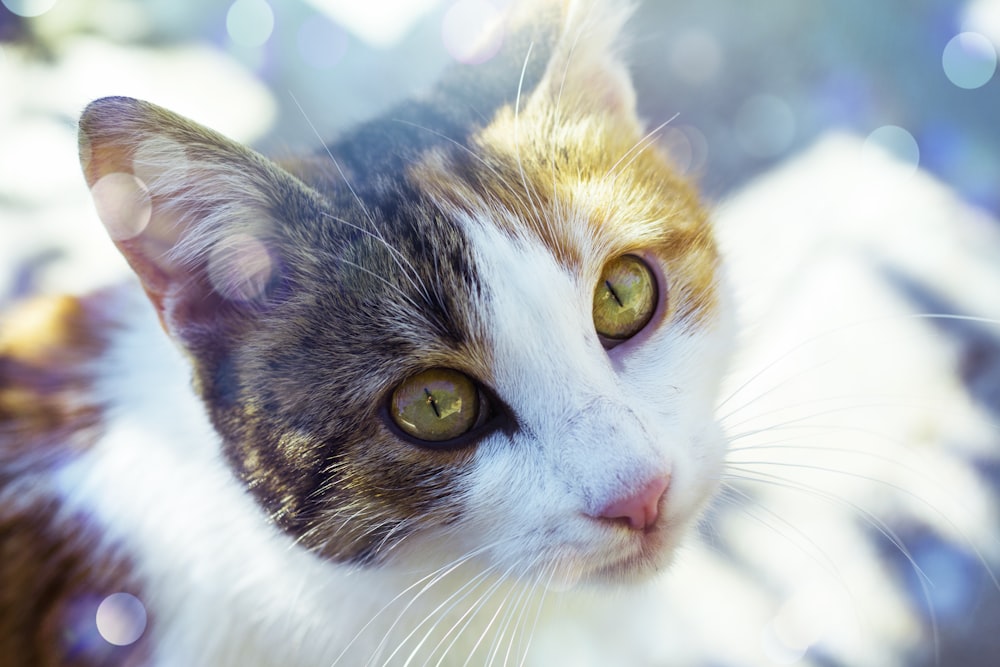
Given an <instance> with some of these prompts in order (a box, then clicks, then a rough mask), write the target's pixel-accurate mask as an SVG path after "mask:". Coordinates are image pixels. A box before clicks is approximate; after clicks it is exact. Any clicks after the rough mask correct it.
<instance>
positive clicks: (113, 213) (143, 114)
mask: <svg viewBox="0 0 1000 667" xmlns="http://www.w3.org/2000/svg"><path fill="white" fill-rule="evenodd" d="M80 160H81V164H82V166H83V171H84V174H85V176H86V179H87V183H88V185H89V186H90V191H91V194H92V195H93V198H94V202H95V204H96V207H97V212H98V215H99V216H100V218H101V221H102V222H103V223H104V226H105V228H106V229H107V232H108V234H109V235H110V236H111V238H112V240H113V241H114V242H115V245H117V246H118V249H119V250H120V251H121V252H122V254H123V255H124V256H125V258H126V259H127V260H128V262H129V264H130V265H131V266H132V268H133V270H134V271H135V272H136V274H137V275H138V276H139V279H140V280H141V281H142V285H143V287H144V288H145V290H146V293H147V294H148V295H149V298H150V300H151V301H152V303H153V305H154V306H155V307H156V310H157V312H158V313H159V315H160V319H161V321H162V322H163V324H164V327H165V328H166V329H167V331H168V333H170V334H172V335H174V336H175V337H177V338H179V339H181V340H187V339H188V338H189V334H191V333H192V332H193V331H198V332H201V333H202V334H206V333H211V332H212V331H213V330H214V329H217V328H218V327H219V326H220V325H221V324H222V323H223V322H222V319H223V318H224V317H225V315H226V314H227V313H239V312H240V310H241V309H242V310H243V311H247V310H252V307H253V306H254V305H255V304H259V303H260V302H262V301H263V300H264V299H266V297H267V295H268V291H269V290H270V289H271V288H272V287H273V286H274V284H275V281H276V280H277V279H278V271H279V267H280V251H279V248H278V243H277V241H276V237H277V232H278V225H279V223H278V222H277V221H278V220H280V219H281V218H282V216H283V214H284V215H285V216H286V217H287V212H288V208H289V206H301V205H303V203H304V204H305V205H309V204H310V202H312V201H313V200H314V195H313V194H312V193H311V191H309V190H308V188H306V187H305V186H304V185H303V184H301V183H300V182H299V181H297V180H296V179H295V178H294V177H292V176H291V175H289V174H288V173H287V172H285V171H283V170H281V169H280V168H279V167H277V166H276V165H275V164H274V163H272V162H270V161H268V160H267V159H265V158H263V157H261V156H260V155H258V154H256V153H254V152H253V151H251V150H249V149H248V148H246V147H244V146H243V145H241V144H239V143H237V142H234V141H231V140H229V139H226V138H225V137H223V136H221V135H219V134H217V133H215V132H213V131H211V130H208V129H207V128H204V127H202V126H200V125H198V124H196V123H194V122H192V121H190V120H188V119H186V118H183V117H181V116H179V115H177V114H174V113H172V112H169V111H167V110H166V109H163V108H161V107H158V106H156V105H154V104H150V103H148V102H143V101H140V100H135V99H130V98H124V97H112V98H105V99H101V100H97V101H96V102H93V103H91V104H90V106H88V107H87V109H86V110H85V111H84V113H83V116H82V117H81V119H80ZM289 202H291V204H290V203H289Z"/></svg>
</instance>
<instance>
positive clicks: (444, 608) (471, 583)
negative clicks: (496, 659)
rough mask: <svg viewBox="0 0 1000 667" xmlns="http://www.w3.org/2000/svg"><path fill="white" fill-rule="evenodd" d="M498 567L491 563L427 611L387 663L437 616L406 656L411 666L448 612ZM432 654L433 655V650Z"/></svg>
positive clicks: (405, 663)
mask: <svg viewBox="0 0 1000 667" xmlns="http://www.w3.org/2000/svg"><path fill="white" fill-rule="evenodd" d="M496 569H498V566H497V565H495V564H494V565H490V566H489V567H486V568H484V569H483V570H482V571H481V572H480V573H479V574H477V575H475V576H473V577H469V578H467V579H466V580H465V581H464V582H463V583H462V584H461V585H460V586H458V587H457V588H456V589H455V590H454V591H452V592H451V593H450V594H449V595H448V596H447V597H446V598H445V599H444V600H442V601H441V602H440V603H439V604H438V605H437V606H436V607H435V608H434V609H432V610H430V611H429V612H427V614H426V615H425V616H424V618H423V619H422V620H421V621H420V622H419V623H417V624H416V625H415V626H414V627H413V628H412V629H411V630H410V632H409V633H408V634H407V635H406V636H405V637H403V638H402V639H401V640H399V642H398V643H397V646H396V648H395V649H394V650H393V652H392V653H391V654H389V656H388V658H386V663H388V662H389V661H390V660H392V659H393V658H394V657H395V656H396V655H397V654H398V653H399V652H400V651H401V650H402V649H403V647H404V646H406V644H407V642H409V641H410V640H411V639H413V637H414V636H416V634H417V632H419V631H420V630H421V628H423V627H424V625H425V624H427V623H428V622H429V621H430V620H431V619H434V618H436V620H435V621H434V622H433V623H431V624H430V625H429V626H427V629H426V630H425V632H424V634H423V637H422V638H421V639H420V641H418V642H417V643H416V645H415V646H414V647H413V649H412V650H411V651H410V655H409V656H408V657H407V658H406V661H405V662H404V663H403V667H409V665H410V664H411V663H412V662H413V660H414V659H415V658H416V656H417V653H419V651H420V650H421V649H422V648H423V647H424V645H425V644H426V643H427V641H428V640H430V639H431V637H432V636H434V631H435V630H436V629H437V626H438V625H439V624H440V623H441V622H442V621H443V620H444V619H445V618H447V617H448V614H449V613H450V612H451V610H453V609H454V608H455V607H456V606H458V604H459V603H461V602H462V601H464V600H465V598H466V597H467V596H468V595H469V594H471V593H472V592H473V591H475V590H476V588H477V587H478V586H479V582H481V581H484V580H486V579H487V578H488V577H489V576H490V574H492V573H493V571H495V570H496ZM435 650H436V647H435ZM430 655H431V656H433V651H432V652H431V654H430Z"/></svg>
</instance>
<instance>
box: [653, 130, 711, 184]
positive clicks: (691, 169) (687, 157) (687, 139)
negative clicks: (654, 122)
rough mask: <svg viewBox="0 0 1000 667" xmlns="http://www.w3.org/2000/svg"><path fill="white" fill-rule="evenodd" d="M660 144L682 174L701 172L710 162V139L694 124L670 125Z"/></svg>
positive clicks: (664, 131) (664, 132)
mask: <svg viewBox="0 0 1000 667" xmlns="http://www.w3.org/2000/svg"><path fill="white" fill-rule="evenodd" d="M660 144H661V145H662V146H663V148H664V149H665V150H666V152H667V157H668V158H669V159H670V161H671V163H673V165H674V168H675V169H677V171H679V172H680V173H682V174H692V173H699V172H700V171H701V170H702V169H703V168H704V166H705V163H706V162H708V139H706V138H705V135H704V134H703V133H702V131H701V130H699V129H698V128H696V127H694V126H693V125H668V126H667V127H666V128H664V130H663V135H662V137H661V139H660Z"/></svg>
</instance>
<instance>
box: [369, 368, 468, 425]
mask: <svg viewBox="0 0 1000 667" xmlns="http://www.w3.org/2000/svg"><path fill="white" fill-rule="evenodd" d="M480 407H481V406H480V396H479V389H478V388H477V387H476V384H475V383H474V382H473V381H472V380H471V379H469V377H468V376H467V375H465V374H463V373H460V372H458V371H455V370H451V369H448V368H432V369H430V370H426V371H423V372H421V373H417V374H416V375H413V376H411V377H409V378H407V379H406V380H404V381H403V382H402V383H401V384H400V385H399V386H398V387H396V390H395V391H394V392H392V398H391V399H390V401H389V416H390V417H391V418H392V421H393V422H394V423H395V424H396V426H398V427H399V428H400V429H401V430H402V431H403V432H404V433H406V434H407V435H409V436H412V437H413V438H416V439H417V440H422V441H425V442H429V443H438V442H445V441H448V440H454V439H455V438H458V437H460V436H462V435H465V434H466V433H468V432H469V431H471V430H472V429H473V428H474V427H475V426H477V425H478V422H479V416H480Z"/></svg>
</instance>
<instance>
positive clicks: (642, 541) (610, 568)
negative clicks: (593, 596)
mask: <svg viewBox="0 0 1000 667" xmlns="http://www.w3.org/2000/svg"><path fill="white" fill-rule="evenodd" d="M680 532H681V531H680V530H679V527H677V526H671V525H669V524H667V523H663V524H659V525H657V526H656V527H654V528H652V529H650V530H648V531H642V532H635V531H632V532H630V534H627V535H617V536H614V537H612V538H611V542H612V544H610V545H608V544H607V542H604V544H602V546H601V547H599V548H597V549H596V550H595V549H594V547H593V546H591V548H589V549H587V548H580V547H576V546H573V545H564V546H561V547H558V548H557V549H555V550H554V552H553V554H552V556H551V558H550V559H549V563H550V565H549V566H548V569H549V570H550V571H551V575H550V576H549V581H548V584H547V585H548V586H549V587H550V588H554V589H556V590H565V589H570V588H574V587H576V586H577V585H595V586H602V585H609V584H612V585H620V584H631V583H641V582H643V581H646V580H648V579H650V578H651V577H654V576H656V575H657V574H659V573H660V572H662V571H663V570H664V569H665V568H666V567H668V566H669V565H670V562H671V561H672V560H673V554H674V551H675V548H676V546H677V544H678V542H679V541H680Z"/></svg>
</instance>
